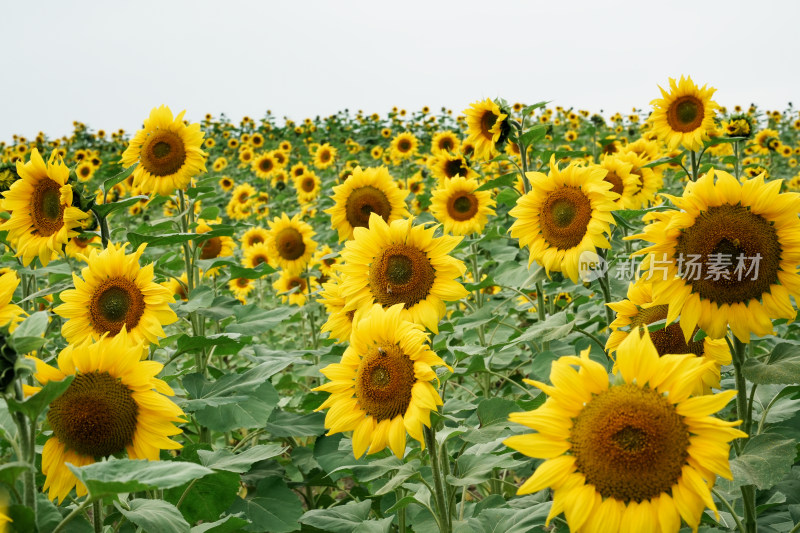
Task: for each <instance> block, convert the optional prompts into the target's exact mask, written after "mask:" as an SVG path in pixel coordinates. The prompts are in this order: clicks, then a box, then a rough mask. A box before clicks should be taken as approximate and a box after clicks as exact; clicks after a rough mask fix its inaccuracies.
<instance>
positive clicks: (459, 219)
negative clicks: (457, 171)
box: [431, 176, 495, 235]
mask: <svg viewBox="0 0 800 533" xmlns="http://www.w3.org/2000/svg"><path fill="white" fill-rule="evenodd" d="M479 186H480V184H479V183H478V181H477V180H475V179H466V178H464V177H462V176H458V177H455V178H452V179H448V180H447V181H446V182H445V186H444V187H443V188H439V189H436V190H434V191H433V194H432V197H431V213H433V216H434V217H435V218H436V220H438V221H439V222H441V223H442V224H443V225H444V230H445V232H447V233H450V234H453V235H469V234H470V233H480V232H482V231H483V228H484V226H486V222H487V221H488V216H489V215H494V214H495V213H494V209H492V207H493V206H494V205H495V201H494V200H493V199H492V193H491V191H478V190H477V189H478V187H479Z"/></svg>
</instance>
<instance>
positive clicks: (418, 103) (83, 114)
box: [0, 0, 800, 141]
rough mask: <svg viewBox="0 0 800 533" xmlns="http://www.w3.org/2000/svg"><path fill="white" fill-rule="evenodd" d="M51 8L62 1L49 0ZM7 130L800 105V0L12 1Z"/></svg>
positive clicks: (3, 69)
mask: <svg viewBox="0 0 800 533" xmlns="http://www.w3.org/2000/svg"><path fill="white" fill-rule="evenodd" d="M42 4H44V5H42ZM0 5H1V6H2V8H1V9H0V12H2V14H3V16H2V30H0V57H2V62H1V63H0V140H6V141H9V140H11V135H12V134H13V133H18V134H21V135H25V136H28V137H32V136H35V134H36V133H37V132H38V131H40V130H42V131H44V132H46V133H47V134H48V135H49V136H51V137H57V136H61V135H63V134H67V133H69V132H71V131H72V121H73V120H76V119H77V120H81V121H83V122H85V123H87V124H88V125H89V126H90V127H91V128H93V129H95V130H96V129H99V128H104V129H106V130H116V129H118V128H120V127H122V128H125V129H126V130H128V131H133V130H136V129H138V128H139V127H140V126H141V122H142V120H143V119H144V118H146V117H147V115H148V114H149V112H150V109H151V108H153V107H155V106H157V105H160V104H162V103H163V104H167V105H169V106H170V107H171V108H172V110H173V111H175V112H177V111H180V110H182V109H186V110H187V117H188V118H190V119H192V120H199V119H200V118H201V117H202V116H203V115H204V114H205V113H206V112H210V113H213V114H215V115H217V114H219V113H220V112H225V113H226V114H227V115H228V116H230V117H232V118H234V119H237V120H238V119H239V118H240V117H241V116H243V115H250V116H253V117H260V116H262V115H263V113H264V112H265V110H266V109H271V110H272V112H273V113H274V114H275V115H277V116H279V117H280V116H283V115H288V116H289V117H291V118H294V119H302V118H305V117H306V116H314V115H317V114H319V115H329V114H332V113H334V112H336V111H338V110H340V109H344V108H350V109H351V110H355V109H364V110H365V111H366V112H379V113H382V114H383V113H385V112H386V111H388V110H389V109H391V107H392V106H394V105H397V106H399V107H404V108H406V109H409V110H414V109H419V108H421V107H422V106H424V105H428V106H431V108H433V109H438V108H439V107H441V106H447V107H449V108H452V109H453V110H455V111H456V112H459V111H461V110H462V109H464V108H465V107H466V106H467V105H469V103H470V102H473V101H475V100H477V99H482V98H486V97H491V98H493V97H496V96H502V97H504V98H506V99H507V100H509V101H510V102H514V101H522V102H525V103H533V102H537V101H540V100H551V101H553V103H554V105H555V104H558V105H563V106H565V107H569V106H575V107H576V108H585V109H590V110H591V111H599V110H600V109H603V110H605V112H606V114H610V113H612V112H615V111H622V112H627V111H629V110H630V108H631V107H634V106H635V107H640V108H647V107H648V104H649V102H650V100H652V99H653V98H656V97H658V96H659V92H658V88H657V85H658V84H661V85H662V86H663V85H665V84H666V83H667V80H668V78H669V77H679V76H680V75H681V74H686V75H691V76H692V77H693V79H694V80H695V81H696V82H698V83H699V84H701V85H702V84H704V83H707V84H709V85H711V86H713V87H716V88H717V93H716V95H715V99H716V101H717V102H719V103H720V104H722V105H729V106H732V105H734V104H743V105H747V104H749V103H750V102H751V101H752V102H756V103H758V104H759V105H760V106H762V107H765V108H770V109H771V108H780V109H783V107H784V106H785V105H786V103H787V102H788V101H791V100H795V105H797V104H798V103H800V83H799V82H800V69H798V68H797V58H798V57H800V40H799V39H798V38H797V28H798V21H799V20H800V2H799V1H797V0H786V1H783V2H769V1H763V0H762V1H759V2H753V1H751V0H727V1H699V0H692V1H685V0H679V1H666V2H650V1H648V2H642V1H638V2H634V1H630V2H623V1H617V0H600V1H576V0H573V1H547V2H540V1H514V0H496V1H493V2H490V1H488V0H485V1H473V0H462V1H452V2H451V1H437V0H425V1H419V0H404V1H402V2H401V1H394V2H384V1H379V0H375V1H360V0H358V1H356V0H353V1H350V0H333V1H326V2H323V1H314V0H295V1H292V0H288V1H286V0H284V1H281V2H266V1H263V2H244V1H235V0H228V1H225V2H223V1H219V0H212V1H206V0H197V1H183V0H182V1H174V0H158V1H153V0H138V1H135V2H127V3H124V4H123V3H122V2H100V1H94V0H79V1H69V2H59V3H56V2H48V1H45V2H37V3H34V2H28V1H11V0H3V1H2V2H1V3H0Z"/></svg>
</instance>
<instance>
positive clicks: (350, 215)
mask: <svg viewBox="0 0 800 533" xmlns="http://www.w3.org/2000/svg"><path fill="white" fill-rule="evenodd" d="M344 209H345V216H346V218H347V222H348V223H349V224H350V225H351V226H353V227H354V228H366V227H369V215H370V214H371V213H377V214H378V215H380V216H381V218H382V219H383V220H385V221H386V222H388V221H389V215H390V214H391V212H392V205H391V204H390V203H389V198H387V197H386V194H385V193H384V192H383V191H381V190H380V189H376V188H375V187H372V186H370V185H365V186H364V187H359V188H358V189H354V190H353V192H351V193H350V196H348V197H347V202H345V206H344Z"/></svg>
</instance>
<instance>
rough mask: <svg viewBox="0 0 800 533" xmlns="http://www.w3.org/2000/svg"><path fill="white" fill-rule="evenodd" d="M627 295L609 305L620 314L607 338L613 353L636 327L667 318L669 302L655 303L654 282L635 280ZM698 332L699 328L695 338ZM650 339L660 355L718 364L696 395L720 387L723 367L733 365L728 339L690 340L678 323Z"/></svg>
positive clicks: (705, 375)
mask: <svg viewBox="0 0 800 533" xmlns="http://www.w3.org/2000/svg"><path fill="white" fill-rule="evenodd" d="M627 296H628V297H627V299H625V300H622V301H619V302H613V303H610V304H608V306H609V307H610V308H611V309H613V310H614V311H615V312H616V314H617V317H616V318H615V319H614V321H613V322H611V324H610V328H611V330H612V332H611V335H610V336H609V337H608V341H606V350H608V351H609V353H613V352H614V351H616V349H617V348H618V347H619V345H620V344H622V341H624V340H625V339H626V338H627V337H628V335H629V334H630V333H631V331H632V330H633V329H638V330H640V332H642V331H644V330H645V329H648V326H650V324H653V323H655V322H658V321H660V320H664V319H666V318H667V308H668V306H667V305H663V304H662V305H653V286H652V284H651V283H649V282H646V281H643V280H641V279H640V280H639V281H638V282H637V283H635V284H634V283H631V284H630V286H629V287H628V294H627ZM623 328H626V329H623ZM695 333H697V328H695V331H694V332H693V334H692V337H693V336H694V334H695ZM650 340H651V341H652V342H653V345H654V346H655V347H656V351H657V352H658V355H659V356H663V355H666V354H684V353H692V354H694V355H696V356H697V357H700V358H702V359H704V360H706V361H711V362H713V363H714V364H713V365H711V366H708V367H707V368H706V371H705V372H703V374H702V375H701V376H700V379H698V380H697V385H696V386H695V388H694V389H692V393H693V394H697V395H700V394H708V393H709V392H711V389H712V388H719V379H720V367H722V366H724V365H729V364H731V351H730V348H728V343H727V342H725V340H724V339H712V338H711V337H705V338H704V339H703V340H701V341H695V340H691V339H689V340H687V339H685V338H684V336H683V332H682V331H681V328H680V326H679V325H678V324H669V325H667V326H666V327H664V328H661V329H658V330H655V331H650Z"/></svg>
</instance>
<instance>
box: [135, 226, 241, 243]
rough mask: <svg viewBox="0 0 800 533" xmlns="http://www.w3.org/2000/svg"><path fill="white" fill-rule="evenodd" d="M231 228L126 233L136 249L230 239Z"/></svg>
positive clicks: (232, 230)
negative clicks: (149, 233) (184, 231)
mask: <svg viewBox="0 0 800 533" xmlns="http://www.w3.org/2000/svg"><path fill="white" fill-rule="evenodd" d="M233 232H234V228H233V226H223V225H217V226H214V229H212V230H211V231H207V232H206V233H167V234H161V235H145V234H143V233H136V232H132V231H129V232H128V241H129V242H130V243H131V246H133V247H134V248H138V247H139V245H140V244H142V243H147V244H149V245H151V246H164V245H167V244H183V243H185V242H189V241H198V240H199V241H206V240H208V239H211V238H212V237H221V236H225V237H230V236H231V235H233Z"/></svg>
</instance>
